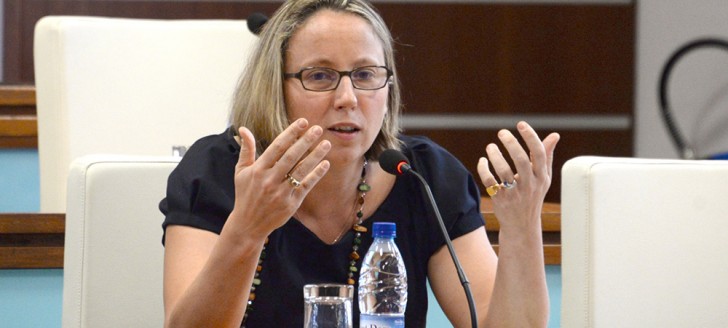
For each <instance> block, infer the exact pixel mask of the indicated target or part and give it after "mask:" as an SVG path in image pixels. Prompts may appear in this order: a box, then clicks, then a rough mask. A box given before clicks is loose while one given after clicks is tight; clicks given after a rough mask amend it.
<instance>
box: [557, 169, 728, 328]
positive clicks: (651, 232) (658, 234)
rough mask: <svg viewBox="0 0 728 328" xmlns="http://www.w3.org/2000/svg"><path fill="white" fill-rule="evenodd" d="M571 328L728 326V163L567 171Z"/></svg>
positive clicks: (566, 296)
mask: <svg viewBox="0 0 728 328" xmlns="http://www.w3.org/2000/svg"><path fill="white" fill-rule="evenodd" d="M562 177H563V180H562V188H561V192H562V195H561V197H562V198H561V200H562V203H561V210H562V216H561V218H562V220H561V241H562V278H563V280H562V288H563V290H562V304H561V309H562V317H561V323H562V327H566V328H571V327H579V328H583V327H610V328H611V327H725V326H726V324H727V323H728V311H727V309H728V297H726V295H728V279H726V277H728V261H727V260H726V259H727V258H728V257H726V254H728V237H727V232H728V202H727V201H726V195H728V161H717V160H693V161H688V160H660V159H636V158H607V157H577V158H575V159H571V160H569V161H567V162H566V164H565V165H564V166H563V168H562Z"/></svg>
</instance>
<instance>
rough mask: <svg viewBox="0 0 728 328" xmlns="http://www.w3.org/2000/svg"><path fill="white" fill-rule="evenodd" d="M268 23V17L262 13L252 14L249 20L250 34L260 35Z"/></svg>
mask: <svg viewBox="0 0 728 328" xmlns="http://www.w3.org/2000/svg"><path fill="white" fill-rule="evenodd" d="M266 22H268V16H266V15H263V14H261V13H252V14H250V16H248V19H247V23H248V29H249V30H250V32H253V34H255V35H258V34H260V30H261V29H263V25H265V23H266Z"/></svg>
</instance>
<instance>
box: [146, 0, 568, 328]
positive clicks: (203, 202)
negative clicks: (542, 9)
mask: <svg viewBox="0 0 728 328" xmlns="http://www.w3.org/2000/svg"><path fill="white" fill-rule="evenodd" d="M247 67H248V69H247V70H246V72H245V73H244V74H243V76H242V77H241V80H240V84H239V87H238V90H237V95H236V101H235V105H234V109H233V117H232V121H233V123H232V127H231V129H229V130H228V131H226V132H224V133H222V134H220V135H214V136H208V137H205V138H202V139H200V140H199V141H198V142H196V143H195V145H193V146H192V147H191V148H190V150H189V151H188V152H187V154H186V155H185V157H184V159H183V160H182V161H181V163H180V164H179V166H178V168H177V169H176V170H175V171H174V172H173V173H172V175H171V176H170V179H169V186H168V193H167V198H165V199H164V200H163V201H162V203H161V204H160V208H161V210H162V212H164V213H165V215H166V219H165V222H164V228H165V274H164V300H165V316H166V320H165V322H166V326H168V327H187V326H190V327H200V326H206V327H208V326H209V327H239V326H246V327H301V326H302V324H303V300H302V287H303V285H304V284H307V283H320V282H338V283H350V284H356V281H357V279H358V276H357V271H358V270H357V268H360V267H361V259H357V256H356V255H363V253H364V252H366V250H367V249H368V247H369V245H370V244H371V242H372V237H371V234H369V233H367V231H368V230H367V229H366V228H371V226H372V222H375V221H392V222H395V223H396V224H397V231H398V236H397V239H396V241H397V244H398V245H399V248H400V250H401V252H402V253H403V257H404V261H405V266H406V268H407V274H408V297H409V300H408V306H407V311H406V314H405V323H406V325H407V326H408V327H424V325H425V319H426V311H427V292H426V281H427V279H429V281H430V283H431V285H432V289H433V291H434V293H435V295H436V297H437V299H438V302H439V303H440V305H441V306H442V308H443V310H444V311H445V313H446V315H447V316H448V318H449V319H450V321H451V322H452V323H453V325H454V326H457V327H465V326H470V316H469V311H468V306H467V301H466V298H465V295H464V292H463V291H462V287H461V286H460V282H459V280H458V277H457V274H456V271H455V269H454V266H453V264H452V260H451V259H450V256H449V253H448V251H447V249H446V248H445V247H444V240H443V239H442V237H441V236H440V233H439V231H438V228H437V223H436V221H435V219H434V216H433V215H432V214H430V213H429V212H428V208H429V207H428V206H427V205H426V203H425V202H424V200H423V198H422V197H420V195H421V193H422V189H421V186H420V185H419V184H418V183H417V182H416V181H415V180H413V179H411V178H408V177H401V178H396V177H394V176H393V175H390V174H387V173H386V172H384V171H383V170H382V169H381V167H380V166H379V163H378V162H377V158H378V156H379V154H380V153H381V152H382V151H383V150H385V149H388V148H396V149H402V151H403V152H404V153H405V155H406V156H407V157H408V158H409V159H410V161H411V164H412V166H413V168H414V169H415V170H417V171H418V172H419V173H420V174H422V175H423V176H425V178H426V179H427V180H428V181H429V182H430V184H431V186H432V188H433V193H434V194H435V197H436V198H437V201H438V203H439V205H440V208H441V209H442V215H443V218H444V220H445V223H446V226H447V227H448V230H449V234H450V236H451V238H452V239H453V244H454V246H455V249H456V251H457V253H458V256H459V258H460V261H461V263H462V265H463V267H464V270H465V272H466V274H467V276H468V278H469V280H470V282H471V289H472V290H473V294H474V299H475V302H476V305H477V310H478V311H477V313H478V322H479V323H480V325H481V326H487V327H499V326H512V327H527V326H545V325H546V322H547V319H548V295H547V290H546V283H545V273H544V263H543V253H542V241H541V230H540V210H541V206H542V204H543V199H544V196H545V193H546V191H547V190H548V187H549V185H550V180H551V163H552V156H553V155H552V154H553V150H554V148H555V146H556V143H557V141H558V138H559V137H558V135H557V134H551V135H549V136H548V137H547V138H545V139H544V140H543V142H542V141H541V140H539V138H538V136H537V135H536V133H535V132H534V131H533V129H531V127H530V126H528V124H526V123H524V122H520V123H519V124H518V126H517V128H518V131H519V133H520V135H521V136H522V137H523V139H524V141H525V143H526V145H527V147H528V149H529V151H528V152H527V151H526V150H524V149H523V148H522V147H521V145H520V144H519V143H518V141H517V140H516V138H515V137H514V136H513V135H512V134H511V133H510V132H509V131H507V130H502V131H500V132H499V134H498V136H499V139H500V140H501V142H502V143H503V145H504V147H505V148H506V149H507V151H508V153H509V154H510V157H511V158H512V159H513V161H514V165H515V170H512V169H511V167H510V166H509V165H508V163H507V162H506V161H505V159H504V157H503V155H502V154H501V153H500V151H499V149H498V147H497V146H496V145H494V144H490V145H488V146H487V147H486V152H487V155H488V157H489V158H490V161H491V162H492V165H493V167H494V169H495V174H496V175H497V177H498V179H499V180H500V181H504V182H506V184H505V185H504V184H499V183H498V180H497V179H496V177H495V176H494V175H493V174H492V173H491V172H490V171H489V169H488V160H486V159H485V158H483V159H481V161H480V162H479V163H478V173H479V175H480V177H481V182H482V183H483V184H484V185H486V186H489V187H490V188H489V190H491V191H497V193H494V194H493V204H494V209H495V213H496V215H497V216H498V217H499V218H500V223H501V234H500V259H498V258H497V257H496V255H495V254H494V252H493V249H492V247H491V246H490V243H489V241H488V238H487V236H486V234H485V230H484V227H483V221H482V218H481V216H480V209H479V200H480V195H479V194H478V189H477V186H476V185H475V182H474V181H473V179H472V177H471V176H470V175H469V174H468V172H467V170H465V168H464V167H463V166H462V165H461V164H460V163H459V162H458V161H457V160H456V159H455V158H453V157H452V156H451V155H450V154H448V153H447V152H446V151H444V150H443V149H442V148H440V147H439V146H437V145H435V144H434V143H432V142H431V141H430V140H428V139H426V138H422V137H408V136H402V135H400V134H399V132H400V130H399V124H398V118H399V115H400V106H401V105H400V96H399V84H398V81H397V71H396V68H395V63H394V50H393V48H392V39H391V35H390V34H389V32H388V30H387V28H386V26H385V25H384V22H383V20H382V19H381V17H380V16H379V15H378V14H377V13H376V11H375V10H374V9H373V8H372V7H371V6H370V5H369V4H368V3H366V2H365V1H364V0H350V1H346V0H292V1H287V2H286V3H284V4H283V6H282V7H281V8H280V9H279V10H278V11H277V12H276V14H275V15H274V16H273V17H272V18H271V20H270V21H268V23H267V24H266V26H265V27H264V29H263V31H262V34H261V37H260V41H259V45H258V47H257V48H256V50H255V51H254V53H253V55H252V56H251V59H250V62H249V63H248V65H247ZM516 172H518V174H515V173H516ZM506 186H507V187H508V188H503V187H506ZM365 230H367V231H365ZM353 253H356V254H355V255H352V254H353ZM321 259H324V260H321ZM352 267H353V268H352ZM354 303H355V304H354V305H355V309H354V320H355V324H356V322H357V321H358V316H359V315H358V306H357V304H356V301H355V302H354Z"/></svg>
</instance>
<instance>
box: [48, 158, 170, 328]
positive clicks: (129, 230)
mask: <svg viewBox="0 0 728 328" xmlns="http://www.w3.org/2000/svg"><path fill="white" fill-rule="evenodd" d="M178 160H179V158H176V157H139V156H101V155H88V156H82V157H79V158H77V159H76V160H75V161H73V163H72V164H71V169H70V172H69V176H68V211H67V214H66V237H65V238H66V239H65V253H64V259H63V262H64V263H63V319H62V322H63V328H80V327H88V328H91V327H162V326H163V323H164V307H163V302H162V272H163V265H162V263H163V257H164V249H163V246H162V228H161V224H162V221H163V219H164V217H163V215H162V213H161V212H160V211H159V209H158V205H159V201H160V200H161V199H162V198H163V197H164V195H165V190H166V185H167V178H168V177H169V173H170V172H171V171H172V170H173V169H174V167H175V166H176V165H177V163H178Z"/></svg>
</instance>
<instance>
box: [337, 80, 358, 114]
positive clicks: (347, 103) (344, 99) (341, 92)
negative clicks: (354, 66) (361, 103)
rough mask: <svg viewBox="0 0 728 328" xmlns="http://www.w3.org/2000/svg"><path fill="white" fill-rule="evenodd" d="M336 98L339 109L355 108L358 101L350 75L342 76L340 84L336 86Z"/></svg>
mask: <svg viewBox="0 0 728 328" xmlns="http://www.w3.org/2000/svg"><path fill="white" fill-rule="evenodd" d="M334 91H335V97H336V99H335V100H334V101H335V102H336V103H335V107H336V108H337V109H354V108H356V105H357V103H358V100H357V98H356V89H355V88H354V84H353V83H352V81H351V78H350V77H348V76H342V77H341V81H339V86H338V87H337V88H336V90H334Z"/></svg>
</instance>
